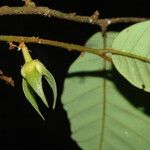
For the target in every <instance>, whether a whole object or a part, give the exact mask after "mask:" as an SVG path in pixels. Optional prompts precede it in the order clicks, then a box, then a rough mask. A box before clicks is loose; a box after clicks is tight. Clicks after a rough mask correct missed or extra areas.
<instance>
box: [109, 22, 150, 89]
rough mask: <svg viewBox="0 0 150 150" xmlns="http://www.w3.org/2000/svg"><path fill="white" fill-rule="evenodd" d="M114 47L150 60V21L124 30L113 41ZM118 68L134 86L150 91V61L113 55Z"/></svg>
mask: <svg viewBox="0 0 150 150" xmlns="http://www.w3.org/2000/svg"><path fill="white" fill-rule="evenodd" d="M112 47H113V48H114V49H116V50H119V51H123V52H128V53H131V54H135V55H137V56H142V57H143V58H145V59H149V60H150V21H145V22H142V23H137V24H135V25H132V26H130V27H128V28H126V29H125V30H123V31H122V32H121V33H119V35H118V36H117V37H116V39H115V40H114V42H113V46H112ZM112 60H113V63H114V65H115V67H116V68H117V70H118V71H119V72H120V73H121V74H122V75H123V76H124V77H125V78H126V79H127V80H128V81H129V82H130V83H132V84H133V85H134V86H136V87H138V88H141V89H144V90H145V91H147V92H150V84H149V83H150V63H148V62H143V61H140V60H138V59H133V58H129V57H125V56H119V55H113V56H112Z"/></svg>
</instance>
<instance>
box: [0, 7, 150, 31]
mask: <svg viewBox="0 0 150 150" xmlns="http://www.w3.org/2000/svg"><path fill="white" fill-rule="evenodd" d="M3 15H41V16H45V17H51V16H52V17H55V18H60V19H65V20H70V21H75V22H80V23H88V24H93V25H98V26H101V27H103V28H104V27H107V26H109V25H111V24H116V23H137V22H141V21H145V20H148V18H137V17H121V18H108V19H99V12H98V11H95V13H94V14H92V15H91V16H80V15H76V13H69V14H68V13H64V12H61V11H57V10H53V9H50V8H48V7H40V6H30V5H29V6H28V5H25V6H23V7H8V6H3V7H0V16H3Z"/></svg>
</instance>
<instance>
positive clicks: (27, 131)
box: [0, 0, 150, 150]
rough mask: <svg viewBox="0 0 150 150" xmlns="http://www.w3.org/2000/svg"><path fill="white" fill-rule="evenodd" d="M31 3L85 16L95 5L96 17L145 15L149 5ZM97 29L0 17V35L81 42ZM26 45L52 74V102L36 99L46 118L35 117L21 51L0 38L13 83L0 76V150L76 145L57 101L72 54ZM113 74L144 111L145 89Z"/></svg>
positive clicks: (0, 53) (0, 58) (107, 0)
mask: <svg viewBox="0 0 150 150" xmlns="http://www.w3.org/2000/svg"><path fill="white" fill-rule="evenodd" d="M35 2H36V0H35ZM36 3H37V5H44V6H48V7H50V8H53V9H57V10H61V11H64V12H68V13H69V12H76V13H77V14H80V15H91V14H93V12H94V11H95V10H99V11H100V15H101V17H102V18H106V17H119V16H120V17H122V16H126V17H127V16H136V17H149V4H148V1H146V0H145V1H142V0H132V1H131V0H120V1H114V0H92V1H90V0H89V1H88V0H37V2H36ZM22 4H23V2H22V1H21V0H20V1H19V0H18V1H17V0H9V1H8V0H5V1H3V0H1V1H0V6H3V5H9V6H16V5H17V6H21V5H22ZM124 27H126V25H113V26H111V27H109V29H110V30H121V29H123V28H124ZM97 31H99V28H98V27H96V26H92V25H88V24H79V23H75V22H70V21H64V20H60V19H56V18H52V17H51V18H46V17H41V16H11V17H10V16H1V17H0V34H1V35H2V34H4V35H25V36H38V37H41V38H47V39H53V40H59V41H65V42H71V43H77V44H81V45H83V44H84V43H85V41H86V40H87V39H88V38H89V37H90V36H91V35H92V34H93V33H95V32H97ZM28 46H29V48H30V49H31V50H32V53H31V55H32V56H33V57H34V58H38V59H40V60H41V61H42V62H43V63H44V64H45V65H46V66H47V68H48V69H49V70H51V72H52V73H53V75H54V76H55V78H56V81H57V85H58V101H57V107H56V109H55V110H54V111H52V110H51V109H47V108H45V106H43V105H42V104H40V106H41V110H42V111H43V114H44V116H45V118H46V120H45V121H43V120H42V119H41V118H40V117H39V116H38V114H37V113H36V112H35V111H34V109H33V108H32V107H31V105H30V104H29V103H28V102H27V101H26V99H25V98H24V95H23V93H22V89H21V76H20V66H21V65H22V64H23V59H22V55H21V53H20V52H18V51H16V50H15V51H9V50H8V44H6V43H5V42H0V69H2V70H3V71H4V72H5V73H6V74H7V75H9V76H12V77H13V79H14V80H15V83H16V85H15V87H14V88H13V87H11V86H9V85H6V84H5V83H4V82H3V81H0V150H6V149H8V148H11V149H16V150H22V149H30V148H32V149H33V148H34V149H51V150H58V149H65V150H79V147H78V146H77V145H76V143H75V142H74V141H72V140H71V139H70V129H69V122H68V120H67V116H66V113H65V111H64V110H63V108H62V105H61V102H60V96H61V93H62V89H63V81H64V77H65V76H66V72H67V69H68V67H69V66H70V64H71V62H73V60H74V59H75V58H76V57H77V56H78V53H77V52H68V51H66V50H63V49H59V48H54V47H50V46H42V45H36V44H28ZM115 75H116V74H115ZM114 78H115V80H119V81H121V84H120V83H119V82H118V84H117V86H118V87H119V86H123V87H124V88H123V89H124V90H122V92H123V94H125V95H126V96H128V97H129V98H130V100H131V102H132V103H133V104H134V105H135V106H144V107H145V112H146V113H147V114H149V103H148V100H150V96H149V94H147V93H144V92H142V91H139V90H138V89H136V88H134V87H132V86H131V85H128V84H127V82H126V80H124V79H122V78H121V77H118V76H115V77H114ZM127 86H129V88H130V89H129V91H130V92H129V91H126V89H127V88H126V87H127ZM46 90H47V88H46ZM135 92H136V94H135ZM133 93H134V94H133ZM143 94H144V96H143ZM137 97H139V99H140V97H141V99H142V102H141V101H135V99H137Z"/></svg>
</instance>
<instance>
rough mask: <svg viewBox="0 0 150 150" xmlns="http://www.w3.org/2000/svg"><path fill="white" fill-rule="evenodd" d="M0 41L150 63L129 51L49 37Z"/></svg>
mask: <svg viewBox="0 0 150 150" xmlns="http://www.w3.org/2000/svg"><path fill="white" fill-rule="evenodd" d="M0 41H6V42H10V43H12V42H18V43H21V42H25V43H37V44H44V45H50V46H55V47H59V48H63V49H67V50H68V51H74V50H76V51H79V52H88V53H92V54H95V55H98V56H101V57H102V58H104V59H106V60H108V61H110V59H109V58H108V57H107V54H114V55H121V56H126V57H130V58H134V59H138V60H141V61H144V62H148V63H150V59H148V58H145V57H142V56H139V55H135V54H131V53H128V52H123V51H119V50H115V49H111V48H108V49H94V48H88V47H84V46H81V45H77V44H70V43H64V42H58V41H53V40H47V39H40V38H38V37H25V36H6V35H0Z"/></svg>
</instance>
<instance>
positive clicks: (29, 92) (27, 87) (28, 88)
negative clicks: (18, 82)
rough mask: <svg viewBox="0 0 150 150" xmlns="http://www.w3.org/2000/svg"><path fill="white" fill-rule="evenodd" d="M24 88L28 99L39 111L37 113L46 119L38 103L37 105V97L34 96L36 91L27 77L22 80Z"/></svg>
mask: <svg viewBox="0 0 150 150" xmlns="http://www.w3.org/2000/svg"><path fill="white" fill-rule="evenodd" d="M22 88H23V92H24V94H25V96H26V98H27V100H28V101H29V102H30V103H31V105H32V106H33V107H34V109H35V110H36V111H37V113H38V114H39V115H40V116H41V117H42V119H43V120H45V119H44V117H43V115H42V114H41V112H40V110H39V108H38V105H37V102H36V99H35V96H34V91H33V89H32V87H31V86H30V85H29V84H28V83H27V81H26V80H25V79H23V80H22Z"/></svg>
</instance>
